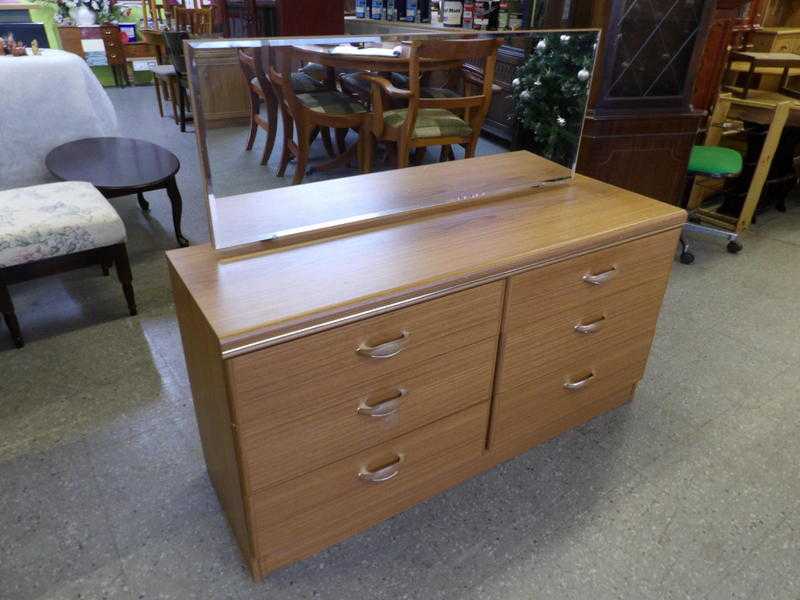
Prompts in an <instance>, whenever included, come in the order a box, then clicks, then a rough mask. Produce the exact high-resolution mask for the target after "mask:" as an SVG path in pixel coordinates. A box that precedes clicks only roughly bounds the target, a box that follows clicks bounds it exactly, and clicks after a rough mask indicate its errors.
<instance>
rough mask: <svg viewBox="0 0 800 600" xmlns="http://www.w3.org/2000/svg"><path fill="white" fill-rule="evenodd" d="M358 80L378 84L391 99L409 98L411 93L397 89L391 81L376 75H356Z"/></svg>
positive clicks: (362, 73)
mask: <svg viewBox="0 0 800 600" xmlns="http://www.w3.org/2000/svg"><path fill="white" fill-rule="evenodd" d="M356 76H357V77H358V78H359V79H363V80H365V81H369V82H370V83H376V84H378V85H379V86H380V87H381V89H382V90H383V91H384V92H386V93H387V94H388V95H389V96H391V97H393V98H406V99H408V98H411V92H410V91H408V90H404V89H402V88H399V87H395V86H394V85H393V84H392V82H391V81H389V80H388V79H386V78H385V77H378V76H377V75H370V74H369V73H364V72H361V73H356Z"/></svg>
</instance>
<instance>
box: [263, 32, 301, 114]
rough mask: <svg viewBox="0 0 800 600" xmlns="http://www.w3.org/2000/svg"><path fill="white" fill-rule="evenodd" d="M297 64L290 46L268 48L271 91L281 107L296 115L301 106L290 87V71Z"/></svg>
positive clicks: (297, 61) (268, 72)
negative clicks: (276, 96)
mask: <svg viewBox="0 0 800 600" xmlns="http://www.w3.org/2000/svg"><path fill="white" fill-rule="evenodd" d="M298 63H299V60H298V57H297V56H296V54H295V49H294V48H293V47H292V46H278V47H275V48H270V59H269V67H268V69H269V70H268V71H267V76H268V77H269V81H270V83H271V84H272V89H273V90H274V91H275V93H276V94H277V95H278V99H279V100H280V102H281V105H283V106H284V108H285V109H287V110H288V111H289V113H290V114H292V115H296V114H298V111H302V110H303V105H302V103H301V102H300V100H298V99H297V94H296V93H295V91H294V87H292V71H293V70H294V68H295V67H296V66H297V64H298Z"/></svg>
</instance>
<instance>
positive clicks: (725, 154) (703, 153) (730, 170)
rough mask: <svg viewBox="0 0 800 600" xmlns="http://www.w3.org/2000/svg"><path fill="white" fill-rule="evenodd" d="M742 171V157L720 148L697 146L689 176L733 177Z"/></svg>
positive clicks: (692, 157)
mask: <svg viewBox="0 0 800 600" xmlns="http://www.w3.org/2000/svg"><path fill="white" fill-rule="evenodd" d="M741 170H742V155H741V154H739V153H738V152H737V151H736V150H731V149H730V148H722V147H720V146H695V147H693V148H692V154H691V156H690V157H689V169H688V171H689V174H690V175H706V176H708V177H731V176H733V175H738V174H739V173H740V172H741Z"/></svg>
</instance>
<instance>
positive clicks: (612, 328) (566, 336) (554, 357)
mask: <svg viewBox="0 0 800 600" xmlns="http://www.w3.org/2000/svg"><path fill="white" fill-rule="evenodd" d="M666 284H667V280H666V278H662V279H656V280H653V281H649V282H647V283H644V284H642V285H640V286H637V287H634V288H631V289H628V290H625V291H622V292H620V293H618V294H614V295H611V296H604V297H601V298H599V299H597V300H595V301H592V302H589V303H587V304H582V305H579V306H575V307H569V308H567V309H565V310H564V311H562V312H559V313H556V314H553V315H551V316H549V317H545V318H542V319H536V320H534V321H532V322H530V323H528V324H527V326H526V327H525V328H524V329H518V330H514V331H510V332H509V333H508V335H507V336H506V338H505V341H504V343H503V350H502V357H503V358H502V363H501V367H500V370H499V372H498V374H497V382H498V390H499V391H501V392H502V391H506V390H508V389H509V388H513V387H516V386H519V385H521V384H523V383H526V382H530V381H534V380H536V379H539V378H541V377H542V376H544V375H547V374H549V373H552V372H554V371H563V370H564V369H567V368H569V366H570V365H572V364H574V363H575V357H576V356H579V355H582V356H591V355H600V354H605V353H607V352H609V351H611V350H612V349H613V348H614V347H616V346H617V345H619V344H620V343H621V342H623V341H624V340H628V339H631V338H636V337H642V336H650V337H652V335H653V333H654V332H655V328H656V321H657V320H658V313H659V310H660V308H661V299H662V297H663V295H664V289H665V288H666ZM584 332H585V333H584Z"/></svg>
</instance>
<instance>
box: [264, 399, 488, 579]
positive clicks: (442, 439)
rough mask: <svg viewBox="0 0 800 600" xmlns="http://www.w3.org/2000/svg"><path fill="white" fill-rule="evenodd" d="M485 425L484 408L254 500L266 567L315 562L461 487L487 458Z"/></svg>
mask: <svg viewBox="0 0 800 600" xmlns="http://www.w3.org/2000/svg"><path fill="white" fill-rule="evenodd" d="M488 417H489V405H488V403H482V404H479V405H476V406H473V407H472V408H469V409H467V410H464V411H461V412H459V413H456V414H455V415H452V416H450V417H447V418H445V419H442V420H440V421H437V422H436V423H433V424H431V425H428V426H427V427H423V428H422V429H418V430H416V431H414V432H412V433H409V434H407V435H404V436H401V437H399V438H396V439H394V440H392V441H391V442H389V443H387V444H384V445H382V446H379V447H376V448H373V449H371V450H368V451H366V452H363V453H361V454H358V455H356V456H352V457H350V458H346V459H343V460H340V461H338V462H336V463H333V464H331V465H329V466H327V467H323V468H321V469H318V470H317V471H314V472H312V473H309V474H307V475H304V476H302V477H298V478H297V479H293V480H292V481H289V482H287V483H284V484H282V485H279V486H276V487H273V488H270V489H269V490H267V491H265V492H261V493H259V494H256V495H254V496H251V497H250V503H251V511H252V514H253V530H254V533H255V536H256V547H257V548H259V552H260V554H261V561H262V566H264V567H266V568H275V567H276V566H279V565H281V564H285V563H286V562H289V561H291V560H296V559H298V558H301V557H303V556H308V555H310V554H313V553H314V552H316V551H318V550H320V549H322V548H324V547H326V546H329V545H331V544H334V543H336V542H338V541H340V540H342V539H344V538H347V537H350V536H351V535H353V534H355V533H357V532H358V531H361V530H363V529H366V528H368V527H370V526H372V525H374V524H376V523H379V522H380V521H382V520H384V519H386V518H388V517H390V516H392V515H394V514H396V513H398V512H400V511H402V510H405V509H406V508H408V507H410V506H412V505H413V504H416V503H417V502H420V501H422V500H424V499H426V498H428V497H430V496H431V495H433V494H435V493H438V492H440V491H442V490H444V489H447V488H448V487H450V486H452V485H454V484H456V483H458V482H460V481H461V480H462V479H463V478H464V476H465V468H466V467H467V466H468V465H471V464H474V463H475V462H476V461H478V460H479V459H480V457H481V455H482V453H483V449H484V443H485V438H486V428H487V422H488ZM398 460H399V462H398ZM370 480H371V481H370Z"/></svg>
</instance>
